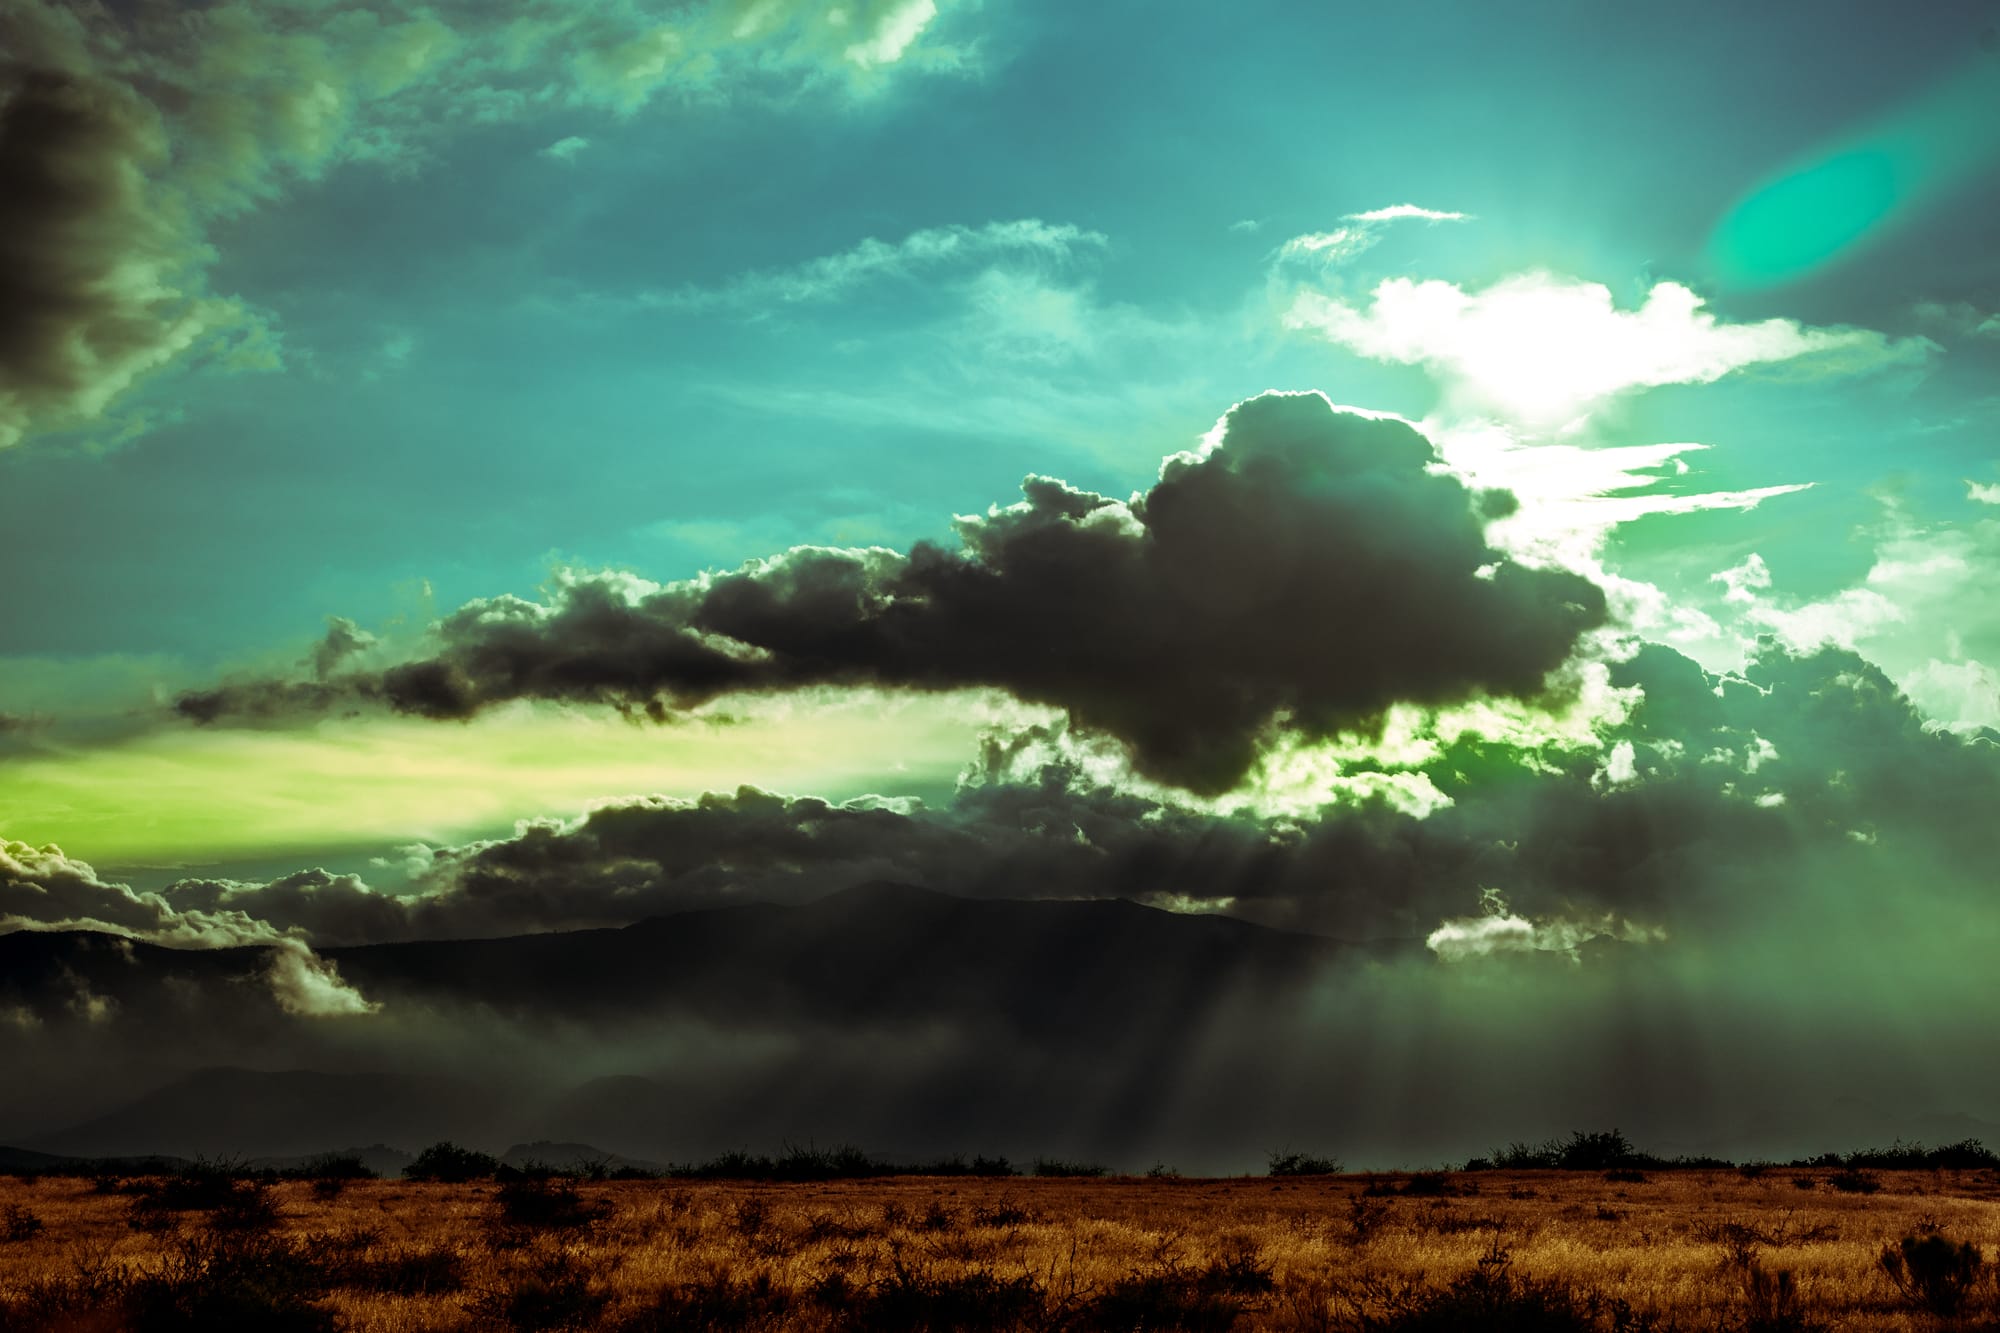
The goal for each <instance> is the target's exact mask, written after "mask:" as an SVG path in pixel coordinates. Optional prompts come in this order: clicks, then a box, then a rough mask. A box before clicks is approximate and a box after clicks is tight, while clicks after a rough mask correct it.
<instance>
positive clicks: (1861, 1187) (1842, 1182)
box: [1826, 1167, 1882, 1194]
mask: <svg viewBox="0 0 2000 1333" xmlns="http://www.w3.org/2000/svg"><path fill="white" fill-rule="evenodd" d="M1826 1183H1827V1184H1829V1185H1831V1186H1833V1187H1834V1188H1835V1189H1837V1190H1839V1191H1840V1192H1841V1193H1842V1194H1873V1193H1875V1191H1877V1190H1879V1189H1881V1188H1882V1182H1881V1181H1880V1180H1879V1179H1877V1178H1876V1177H1875V1176H1874V1175H1873V1174H1872V1173H1870V1172H1867V1171H1856V1170H1855V1169H1854V1168H1852V1167H1849V1168H1848V1169H1847V1170H1845V1171H1836V1172H1834V1173H1833V1174H1832V1175H1830V1176H1828V1177H1827V1178H1826Z"/></svg>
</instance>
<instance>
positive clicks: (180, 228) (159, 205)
mask: <svg viewBox="0 0 2000 1333" xmlns="http://www.w3.org/2000/svg"><path fill="white" fill-rule="evenodd" d="M937 18H938V10H937V7H936V5H935V4H934V3H933V0H880V2H879V3H871V2H870V0H854V2H853V3H848V4H844V5H841V6H837V7H833V8H828V7H824V6H820V5H813V4H806V3H803V0H776V2H773V0H758V3H754V4H752V3H747V2H746V0H712V2H711V3H708V4H699V5H695V6H693V7H690V8H687V9H684V10H682V11H680V12H677V13H675V14H673V15H672V16H671V17H666V16H662V15H659V14H656V13H654V12H652V11H651V10H650V9H649V8H648V7H645V6H641V5H639V4H637V3H636V2H628V0H615V2H614V3H610V4H603V5H591V6H574V7H569V8H567V9H565V8H560V7H558V8H555V9H551V8H549V7H546V6H538V5H532V4H525V3H513V4H504V5H497V6H478V7H470V6H446V7H442V8H436V7H432V6H427V5H421V4H416V3H411V2H410V0H378V2H376V3H319V2H317V0H314V2H311V3H303V4H299V5H261V4H252V3H248V0H224V2H223V3H219V4H213V5H206V6H201V7H198V8H192V9H190V8H186V7H181V6H151V5H148V6H137V7H124V8H119V9H110V8H104V7H100V6H94V5H93V6H81V5H69V4H64V3H60V2H59V0H26V3H24V4H19V5H13V6H9V7H7V9H6V10H5V11H4V12H0V52H5V53H6V55H5V59H4V61H0V447H5V446H7V445H11V444H15V443H18V442H19V441H20V440H21V439H23V438H24V437H25V436H26V435H27V434H28V433H29V432H30V431H34V430H59V429H65V428H71V427H77V426H80V425H87V424H88V423H91V422H94V421H98V420H101V419H102V418H103V417H104V416H105V414H106V413H107V411H108V410H109V409H110V408H111V406H112V404H113V403H114V402H115V401H116V400H117V399H119V398H120V397H121V395H123V394H124V393H125V392H126V391H127V390H128V389H130V388H131V387H132V386H133V385H134V384H135V383H137V382H138V381H139V380H141V379H143V378H144V377H145V376H147V375H149V374H151V373H153V372H155V371H158V370H160V369H162V368H164V367H166V366H169V365H172V364H176V363H188V362H192V361H195V360H205V361H207V362H209V363H213V364H217V365H221V366H224V367H226V368H234V369H272V368H276V367H277V366H278V365H280V364H281V357H280V353H279V347H280V341H279V339H278V337H277V336H276V334H275V333H274V332H273V331H272V330H271V329H270V328H268V327H267V326H266V322H265V320H264V318H263V316H262V315H261V314H260V313H259V312H258V311H257V310H256V309H255V308H254V307H253V306H251V305H249V304H247V303H246V302H244V301H243V300H240V299H237V298H235V297H225V296H221V295H218V294H216V293H214V292H212V291H210V290H209V289H208V286H207V273H208V270H209V268H210V266H211V265H212V264H213V262H214V260H215V252H214V249H213V246H212V244H211V236H212V233H213V227H214V224H215V223H216V222H217V221H218V220H221V219H226V218H232V217H237V216H240V215H242V214H244V213H246V212H248V211H251V210H253V209H255V208H257V207H259V206H261V205H262V204H264V203H266V202H268V201H270V200H272V199H274V198H277V197H279V196H281V195H283V194H284V193H286V192H287V191H288V190H290V189H292V188H294V187H295V186H297V185H298V184H300V183H301V182H307V181H312V180H316V179H318V178H320V177H322V176H324V175H325V174H326V173H327V172H329V171H331V170H333V169H335V168H336V167H338V166H340V165H342V164H343V163H350V162H358V161H373V162H386V163H408V162H411V161H414V160H416V159H418V158H420V157H421V156H423V155H424V154H426V153H430V152H434V151H436V150H437V148H438V146H439V145H440V144H441V143H442V142H443V140H444V138H445V137H446V136H448V135H449V134H450V133H453V132H456V130H457V129H458V127H461V126H463V125H464V124H466V123H468V122H487V123H490V122H494V121H518V120H525V119H527V118H529V117H531V116H535V115H539V114H542V113H544V112H545V111H547V110H549V109H551V108H563V107H568V108H583V109H585V110H593V109H594V110H596V111H598V112H600V113H606V112H608V113H611V114H617V115H630V114H633V113H635V112H637V111H639V110H640V109H642V108H643V107H645V106H646V105H647V104H648V103H649V102H651V101H652V100H654V98H655V97H657V96H659V95H660V94H662V93H663V92H664V91H666V90H669V89H672V90H676V91H678V92H680V93H682V94H683V95H686V96H689V97H710V98H712V97H716V96H720V95H723V94H724V93H726V92H728V91H730V90H736V89H750V90H757V89H763V88H767V87H772V88H774V90H775V88H776V87H784V88H790V89H793V90H796V89H797V88H799V87H801V86H805V85H810V84H813V83H817V82H825V81H827V80H829V79H831V80H834V81H837V82H838V83H839V84H841V85H843V86H846V87H849V88H852V89H859V90H864V91H865V90H866V89H867V88H869V87H871V86H874V85H875V84H877V83H879V82H880V81H881V80H882V79H883V78H884V77H885V76H886V73H887V71H888V70H890V69H891V68H892V67H898V66H905V65H908V66H930V67H933V68H935V67H940V66H946V67H948V66H952V65H955V64H957V63H958V62H959V60H960V58H961V57H962V55H963V52H961V51H959V50H957V49H956V48H952V47H950V46H947V45H942V44H931V45H927V44H926V42H925V38H926V35H927V34H928V33H929V32H930V30H931V29H932V27H933V21H934V20H935V19H937ZM774 86H775V87H774ZM583 143H584V140H583V138H582V137H581V136H575V135H572V136H570V137H569V138H566V139H563V140H561V141H559V142H558V143H557V144H556V145H554V147H553V149H552V150H551V151H553V152H555V153H556V155H557V156H558V157H564V156H567V155H568V153H569V152H571V151H574V149H575V148H580V147H581V145H582V144H583ZM564 145H570V146H571V147H570V148H568V149H565V147H564Z"/></svg>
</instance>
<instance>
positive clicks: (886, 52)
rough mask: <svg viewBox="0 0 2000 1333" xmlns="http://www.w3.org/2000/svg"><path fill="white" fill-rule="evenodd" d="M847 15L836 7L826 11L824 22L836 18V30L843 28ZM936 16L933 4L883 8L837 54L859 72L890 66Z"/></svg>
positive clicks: (926, 0) (908, 1) (923, 0)
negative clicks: (855, 38)
mask: <svg viewBox="0 0 2000 1333" xmlns="http://www.w3.org/2000/svg"><path fill="white" fill-rule="evenodd" d="M848 12H849V11H848V10H846V9H845V8H842V7H839V6H834V7H832V8H829V9H828V10H827V21H828V22H829V23H833V22H835V18H834V16H835V15H840V16H841V19H840V20H839V22H838V23H837V24H836V26H845V24H846V22H847V21H848V20H847V17H846V16H847V14H848ZM937 12H938V11H937V5H936V4H935V3H934V0H902V2H901V3H899V4H893V5H889V6H886V7H883V8H882V9H880V10H879V12H877V13H876V14H874V15H873V16H872V17H871V19H870V20H869V21H867V22H865V23H864V25H863V27H862V35H861V36H860V37H859V38H858V39H857V40H855V41H852V42H849V43H848V44H847V46H846V47H844V48H843V49H842V51H841V54H842V55H843V56H845V57H846V58H847V59H848V60H850V61H852V62H853V63H854V64H856V65H859V66H860V67H861V68H863V69H868V68H871V67H873V66H876V65H892V64H894V63H895V62H896V61H898V60H900V59H902V56H903V53H904V52H905V51H908V50H909V49H910V44H911V43H912V42H914V41H916V40H917V38H918V37H919V36H920V35H921V34H922V33H923V31H924V29H925V28H928V27H929V26H930V24H931V20H932V19H934V18H936V17H937Z"/></svg>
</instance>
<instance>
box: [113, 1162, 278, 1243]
mask: <svg viewBox="0 0 2000 1333" xmlns="http://www.w3.org/2000/svg"><path fill="white" fill-rule="evenodd" d="M134 1196H135V1197H134V1198H133V1200H132V1209H131V1214H130V1217H129V1219H128V1220H129V1221H130V1223H131V1225H132V1226H133V1227H134V1228H136V1229H138V1230H141V1231H159V1230H163V1229H165V1228H167V1227H170V1226H172V1225H173V1224H174V1222H175V1220H176V1219H177V1218H178V1216H179V1215H180V1214H183V1213H194V1212H206V1213H208V1214H210V1224H211V1225H212V1226H213V1227H215V1228H216V1229H217V1230H222V1231H269V1230H270V1229H272V1228H273V1227H275V1226H276V1225H277V1224H278V1205H277V1202H276V1200H274V1199H273V1198H272V1197H271V1185H270V1181H269V1180H268V1179H266V1178H265V1177H262V1176H253V1177H248V1178H242V1177H238V1176H234V1175H232V1174H230V1173H229V1169H228V1168H227V1167H218V1166H214V1165H210V1164H197V1165H195V1166H191V1167H188V1168H187V1169H185V1170H183V1171H180V1172H177V1173H175V1174H174V1175H171V1176H163V1177H159V1178H157V1179H153V1180H149V1181H146V1182H144V1183H142V1184H140V1185H139V1186H138V1187H137V1188H136V1189H135V1190H134Z"/></svg>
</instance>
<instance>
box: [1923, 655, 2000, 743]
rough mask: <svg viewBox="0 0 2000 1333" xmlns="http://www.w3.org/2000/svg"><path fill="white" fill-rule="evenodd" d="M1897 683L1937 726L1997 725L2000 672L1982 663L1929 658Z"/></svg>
mask: <svg viewBox="0 0 2000 1333" xmlns="http://www.w3.org/2000/svg"><path fill="white" fill-rule="evenodd" d="M1899 683H1900V684H1901V685H1902V687H1903V692H1904V693H1905V694H1907V695H1909V696H1910V702H1912V703H1914V704H1915V705H1916V706H1917V707H1918V708H1920V709H1922V710H1923V711H1924V714H1925V716H1927V717H1929V718H1931V719H1932V720H1934V721H1935V722H1937V723H1938V724H1939V725H1940V726H1944V727H1948V728H1950V729H1951V730H1954V731H1966V730H1970V729H1972V728H1974V727H1994V728H2000V671H1995V670H1994V669H1993V668H1992V667H1990V666H1988V665H1987V664H1986V663H1984V662H1980V661H1975V660H1971V659H1967V660H1964V661H1958V662H1945V661H1941V660H1939V659H1938V658H1935V657H1933V658H1931V659H1930V661H1928V662H1926V663H1924V665H1922V666H1921V667H1918V668H1917V669H1916V670H1915V671H1912V672H1911V673H1910V674H1908V675H1906V676H1904V677H1903V678H1902V680H1901V681H1900V682H1899Z"/></svg>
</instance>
